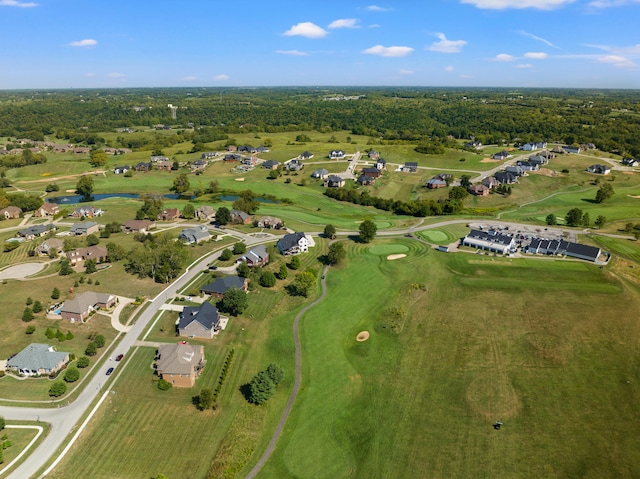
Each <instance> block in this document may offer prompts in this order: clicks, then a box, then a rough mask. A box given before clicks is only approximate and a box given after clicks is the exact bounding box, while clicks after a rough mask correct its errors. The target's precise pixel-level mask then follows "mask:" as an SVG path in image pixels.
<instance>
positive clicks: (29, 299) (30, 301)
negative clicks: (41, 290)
mask: <svg viewBox="0 0 640 479" xmlns="http://www.w3.org/2000/svg"><path fill="white" fill-rule="evenodd" d="M25 304H26V305H27V306H31V305H32V304H33V298H32V297H31V296H29V297H28V298H27V300H26V301H25Z"/></svg>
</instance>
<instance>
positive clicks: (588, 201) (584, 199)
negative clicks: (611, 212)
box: [580, 198, 599, 205]
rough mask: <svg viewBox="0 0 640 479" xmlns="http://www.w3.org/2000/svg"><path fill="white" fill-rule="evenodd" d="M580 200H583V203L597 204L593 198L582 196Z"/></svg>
mask: <svg viewBox="0 0 640 479" xmlns="http://www.w3.org/2000/svg"><path fill="white" fill-rule="evenodd" d="M580 201H584V202H585V203H591V204H595V205H597V204H599V203H598V202H597V201H596V200H594V199H593V198H582V199H581V200H580Z"/></svg>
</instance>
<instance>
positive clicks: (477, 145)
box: [464, 140, 482, 148]
mask: <svg viewBox="0 0 640 479" xmlns="http://www.w3.org/2000/svg"><path fill="white" fill-rule="evenodd" d="M481 146H482V143H480V142H479V141H476V140H471V141H468V142H467V143H465V144H464V147H465V148H480V147H481Z"/></svg>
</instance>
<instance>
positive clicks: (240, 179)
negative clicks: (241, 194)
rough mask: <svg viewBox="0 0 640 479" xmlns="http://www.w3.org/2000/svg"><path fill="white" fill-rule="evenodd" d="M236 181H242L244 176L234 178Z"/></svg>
mask: <svg viewBox="0 0 640 479" xmlns="http://www.w3.org/2000/svg"><path fill="white" fill-rule="evenodd" d="M236 181H244V178H236Z"/></svg>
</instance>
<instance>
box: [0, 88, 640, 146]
mask: <svg viewBox="0 0 640 479" xmlns="http://www.w3.org/2000/svg"><path fill="white" fill-rule="evenodd" d="M335 94H345V95H365V96H364V97H363V98H360V99H359V100H347V101H324V98H325V97H326V96H331V95H335ZM168 103H172V104H174V105H178V106H179V110H178V119H177V120H173V119H172V118H171V110H170V109H169V108H167V104H168ZM155 124H169V125H173V126H175V127H177V128H186V127H187V126H189V125H190V124H192V125H195V126H196V127H199V126H207V127H210V128H209V129H208V130H207V134H206V135H200V136H199V135H198V134H197V133H195V134H192V137H191V138H188V137H187V136H185V139H188V140H191V141H194V142H209V141H215V140H214V139H224V138H225V135H228V134H237V133H246V132H265V133H270V132H282V131H313V130H315V131H319V132H327V131H342V130H347V131H350V132H352V134H358V135H365V136H369V137H370V138H371V140H372V141H374V142H385V141H390V142H392V141H400V140H404V141H411V142H418V143H420V142H424V141H426V140H434V139H441V140H442V141H443V142H444V140H445V139H446V138H447V137H449V136H451V137H454V138H457V139H460V138H469V137H471V136H474V137H475V138H476V139H478V140H479V141H481V142H482V143H484V144H495V143H500V142H501V141H503V140H505V141H507V142H513V141H516V140H518V141H521V142H527V141H535V140H537V141H541V140H552V141H561V142H564V143H578V144H579V143H594V144H595V145H596V146H597V147H598V148H600V149H602V150H605V151H616V152H620V153H624V154H629V155H632V156H640V135H637V131H638V129H639V128H640V91H636V90H628V91H624V90H519V91H517V92H514V91H511V90H507V89H494V90H490V89H434V88H424V89H420V88H411V89H408V88H407V89H400V88H390V89H380V88H377V89H376V88H348V89H346V88H345V89H335V88H334V89H331V90H318V89H312V88H264V89H260V88H258V89H236V88H229V89H219V88H218V89H213V88H183V89H138V90H136V89H134V90H82V91H76V90H74V91H70V90H67V91H51V92H32V91H23V92H15V91H12V92H0V136H9V137H14V136H18V137H19V136H26V137H31V136H33V137H34V138H33V139H40V138H42V136H43V135H50V134H54V133H55V134H57V135H58V136H59V137H61V138H69V139H70V140H74V141H75V140H82V137H84V139H85V140H86V142H87V143H91V142H95V141H99V139H100V137H99V136H98V135H97V134H98V133H99V132H104V131H114V130H115V129H117V128H122V127H131V126H138V125H144V126H151V125H155ZM81 129H82V130H81ZM79 132H80V133H82V134H80V135H79V134H78V133H79ZM139 141H140V140H139V139H133V138H132V139H127V135H126V134H123V135H122V136H121V143H122V144H120V145H114V146H127V147H130V148H137V147H139V145H137V143H138V142H139Z"/></svg>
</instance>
